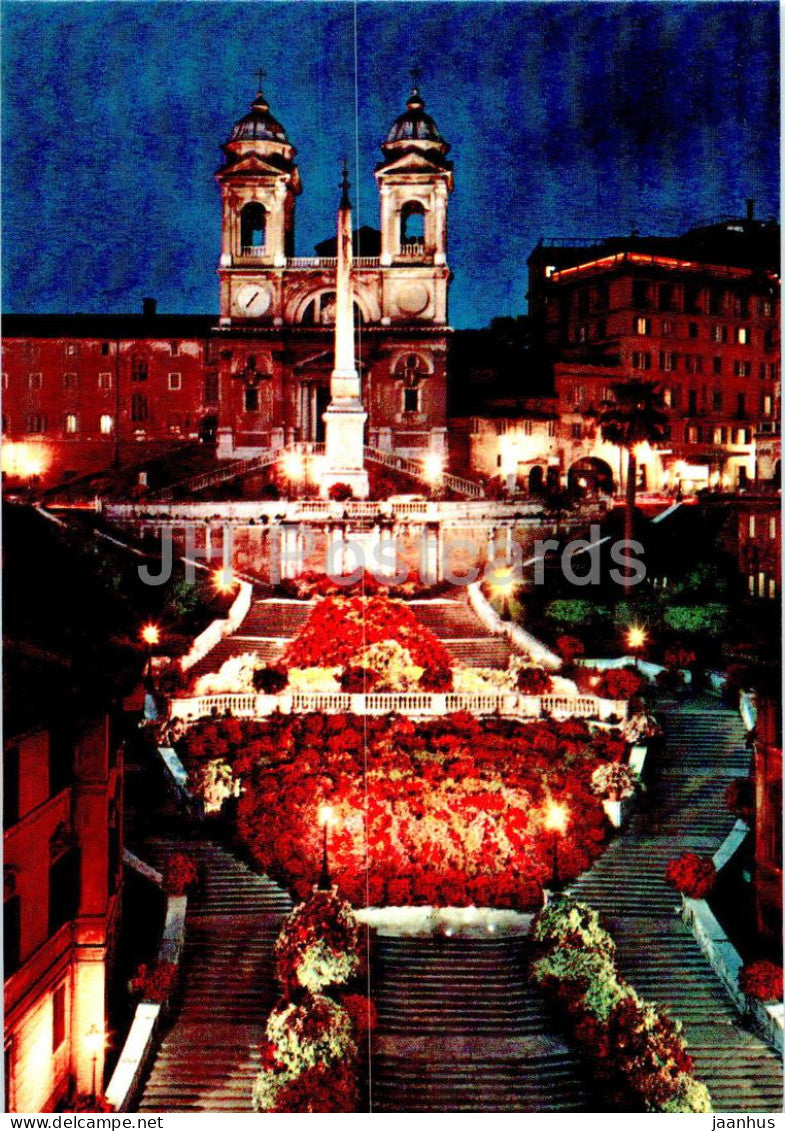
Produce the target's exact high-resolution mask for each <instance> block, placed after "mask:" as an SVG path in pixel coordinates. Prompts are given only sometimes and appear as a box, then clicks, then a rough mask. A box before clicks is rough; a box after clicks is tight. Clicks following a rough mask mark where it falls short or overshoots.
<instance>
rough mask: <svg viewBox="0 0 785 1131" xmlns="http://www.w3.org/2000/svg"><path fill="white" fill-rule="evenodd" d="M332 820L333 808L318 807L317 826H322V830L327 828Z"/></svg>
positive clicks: (328, 806)
mask: <svg viewBox="0 0 785 1131" xmlns="http://www.w3.org/2000/svg"><path fill="white" fill-rule="evenodd" d="M332 819H333V807H332V805H320V806H319V824H320V825H321V826H322V828H323V829H325V828H327V826H328V825H329V824H331V823H332Z"/></svg>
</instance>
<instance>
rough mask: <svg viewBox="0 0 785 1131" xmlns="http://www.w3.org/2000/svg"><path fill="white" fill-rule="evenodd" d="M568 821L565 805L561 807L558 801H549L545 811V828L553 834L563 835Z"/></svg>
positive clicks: (568, 816)
mask: <svg viewBox="0 0 785 1131" xmlns="http://www.w3.org/2000/svg"><path fill="white" fill-rule="evenodd" d="M569 820H570V813H569V810H568V808H567V806H566V805H561V804H560V803H559V802H558V801H549V802H548V805H547V807H546V809H545V822H544V823H545V827H546V829H549V830H550V832H553V833H563V832H566V831H567V824H568V823H569Z"/></svg>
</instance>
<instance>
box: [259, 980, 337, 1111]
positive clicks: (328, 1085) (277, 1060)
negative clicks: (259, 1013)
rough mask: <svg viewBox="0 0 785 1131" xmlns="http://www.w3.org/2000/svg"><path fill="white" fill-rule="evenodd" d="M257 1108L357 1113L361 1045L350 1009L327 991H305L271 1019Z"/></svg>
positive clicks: (284, 1004) (279, 1008)
mask: <svg viewBox="0 0 785 1131" xmlns="http://www.w3.org/2000/svg"><path fill="white" fill-rule="evenodd" d="M265 1032H266V1038H267V1040H266V1044H265V1047H264V1049H263V1052H262V1071H261V1072H260V1073H259V1075H258V1076H257V1078H256V1081H255V1083H254V1090H253V1105H254V1108H255V1109H256V1110H257V1111H266V1112H289V1111H313V1112H317V1111H356V1110H357V1108H358V1104H359V1089H358V1081H357V1076H358V1071H357V1046H356V1044H355V1043H354V1040H353V1035H352V1020H351V1017H350V1016H349V1013H348V1012H347V1011H346V1010H345V1009H344V1008H343V1007H342V1006H340V1005H338V1003H337V1002H335V1001H333V1000H332V999H331V998H329V997H325V996H324V995H323V994H312V993H310V992H309V991H307V990H306V991H304V992H303V993H301V994H299V995H298V996H297V999H296V1000H292V1001H289V1002H283V1003H281V1004H280V1005H278V1006H276V1008H275V1009H274V1010H273V1011H272V1013H271V1014H270V1016H269V1018H268V1019H267V1027H266V1030H265Z"/></svg>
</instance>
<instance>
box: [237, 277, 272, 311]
mask: <svg viewBox="0 0 785 1131" xmlns="http://www.w3.org/2000/svg"><path fill="white" fill-rule="evenodd" d="M271 301H272V296H271V294H270V291H269V289H268V288H267V287H266V286H265V285H264V284H263V283H246V285H245V286H243V287H240V289H239V291H238V292H237V295H236V298H235V307H236V310H237V313H238V314H239V315H240V317H241V318H258V317H259V315H260V314H266V313H267V311H268V310H269V308H270V302H271Z"/></svg>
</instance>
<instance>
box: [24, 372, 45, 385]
mask: <svg viewBox="0 0 785 1131" xmlns="http://www.w3.org/2000/svg"><path fill="white" fill-rule="evenodd" d="M43 383H44V379H43V376H42V375H41V374H40V373H31V374H30V376H29V377H28V378H27V387H28V389H40V388H41V386H42V385H43Z"/></svg>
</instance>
